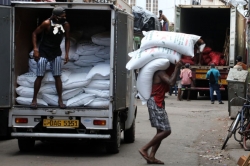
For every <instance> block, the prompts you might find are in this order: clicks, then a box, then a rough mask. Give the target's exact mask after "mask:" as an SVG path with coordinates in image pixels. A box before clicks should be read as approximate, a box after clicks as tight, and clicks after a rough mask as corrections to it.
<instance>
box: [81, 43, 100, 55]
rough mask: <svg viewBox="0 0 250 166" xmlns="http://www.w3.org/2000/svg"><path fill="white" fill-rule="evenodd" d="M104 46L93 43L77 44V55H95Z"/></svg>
mask: <svg viewBox="0 0 250 166" xmlns="http://www.w3.org/2000/svg"><path fill="white" fill-rule="evenodd" d="M103 48H104V47H103V46H98V45H95V44H92V43H82V44H79V43H78V44H77V49H76V53H77V54H79V55H83V56H89V55H95V53H97V52H98V51H99V50H100V49H103Z"/></svg>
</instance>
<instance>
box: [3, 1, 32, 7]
mask: <svg viewBox="0 0 250 166" xmlns="http://www.w3.org/2000/svg"><path fill="white" fill-rule="evenodd" d="M12 1H15V0H12ZM17 1H27V2H29V1H32V0H17ZM10 4H11V0H0V5H6V6H10Z"/></svg>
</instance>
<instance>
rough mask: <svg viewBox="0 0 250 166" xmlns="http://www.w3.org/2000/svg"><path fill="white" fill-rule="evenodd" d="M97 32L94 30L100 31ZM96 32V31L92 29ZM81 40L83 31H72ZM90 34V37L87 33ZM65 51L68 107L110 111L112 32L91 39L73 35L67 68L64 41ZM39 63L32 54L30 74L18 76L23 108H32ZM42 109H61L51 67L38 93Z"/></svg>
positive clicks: (64, 99) (64, 88) (65, 84)
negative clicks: (44, 107)
mask: <svg viewBox="0 0 250 166" xmlns="http://www.w3.org/2000/svg"><path fill="white" fill-rule="evenodd" d="M101 30H102V29H100V28H99V29H98V28H97V30H96V31H95V32H97V31H101ZM92 31H93V30H92ZM73 33H75V34H77V35H75V37H78V38H80V39H81V38H82V36H83V34H82V33H84V31H76V32H73ZM87 35H89V34H87ZM61 50H62V74H61V80H62V86H63V92H62V98H63V102H64V103H65V104H66V106H69V107H73V106H86V107H94V108H108V106H109V87H110V33H109V32H106V31H105V32H99V33H96V34H94V35H91V38H90V40H87V41H86V40H79V41H77V39H76V38H74V35H72V38H71V42H70V50H69V62H68V63H66V64H65V65H64V58H65V41H64V40H63V41H62V43H61ZM36 69H37V63H36V61H35V60H34V59H33V52H30V59H29V72H28V73H24V74H22V75H20V76H18V77H17V84H18V85H19V86H18V87H17V88H16V93H17V94H18V95H19V96H18V97H17V98H16V101H17V103H19V104H21V105H30V104H31V101H32V98H33V93H34V81H35V79H36ZM37 103H38V105H40V106H48V105H50V106H58V95H57V91H56V87H55V80H54V77H53V75H52V72H51V68H50V64H49V63H48V64H47V68H46V74H45V76H44V78H43V80H42V85H41V88H40V91H39V93H38V99H37Z"/></svg>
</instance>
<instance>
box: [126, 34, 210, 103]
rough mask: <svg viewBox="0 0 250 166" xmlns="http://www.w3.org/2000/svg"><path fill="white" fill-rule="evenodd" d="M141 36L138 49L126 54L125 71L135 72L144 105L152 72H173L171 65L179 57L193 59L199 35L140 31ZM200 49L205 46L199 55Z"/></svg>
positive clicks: (149, 93) (148, 95) (150, 85)
mask: <svg viewBox="0 0 250 166" xmlns="http://www.w3.org/2000/svg"><path fill="white" fill-rule="evenodd" d="M143 35H144V37H143V39H142V40H141V45H140V48H139V49H138V50H136V51H134V52H131V53H129V56H130V57H131V59H130V61H129V62H128V63H127V64H126V68H127V69H128V70H135V69H139V72H138V77H137V81H136V87H137V90H138V96H139V98H140V99H141V100H142V104H145V103H146V101H147V100H148V99H149V98H150V95H151V91H152V79H153V75H154V73H155V72H156V71H157V70H166V71H167V72H168V71H170V70H172V71H173V69H174V68H173V67H174V65H173V64H175V63H176V62H178V61H179V60H180V59H181V58H182V55H185V56H186V57H190V58H192V57H194V45H195V43H196V42H197V41H198V40H199V39H200V38H201V36H197V35H192V34H184V33H175V32H167V31H149V32H143ZM204 47H205V44H203V45H201V46H200V48H199V49H200V51H201V52H202V51H203V49H204ZM171 64H172V65H171ZM171 66H172V67H171ZM169 73H170V74H171V71H170V72H169Z"/></svg>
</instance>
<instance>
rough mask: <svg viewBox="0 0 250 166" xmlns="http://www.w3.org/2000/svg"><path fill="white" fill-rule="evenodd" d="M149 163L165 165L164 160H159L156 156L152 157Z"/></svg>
mask: <svg viewBox="0 0 250 166" xmlns="http://www.w3.org/2000/svg"><path fill="white" fill-rule="evenodd" d="M148 164H162V165H164V162H162V161H161V160H158V159H156V158H150V161H148Z"/></svg>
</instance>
